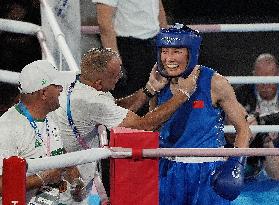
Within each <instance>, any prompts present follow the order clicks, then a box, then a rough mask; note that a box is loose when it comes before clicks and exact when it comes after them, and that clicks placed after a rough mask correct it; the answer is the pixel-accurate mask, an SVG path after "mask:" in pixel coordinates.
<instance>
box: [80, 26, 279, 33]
mask: <svg viewBox="0 0 279 205" xmlns="http://www.w3.org/2000/svg"><path fill="white" fill-rule="evenodd" d="M188 26H189V27H190V28H192V29H195V30H198V31H200V32H201V33H217V32H268V31H279V23H255V24H197V25H188ZM81 32H82V33H83V34H99V33H100V29H99V27H98V26H82V27H81Z"/></svg>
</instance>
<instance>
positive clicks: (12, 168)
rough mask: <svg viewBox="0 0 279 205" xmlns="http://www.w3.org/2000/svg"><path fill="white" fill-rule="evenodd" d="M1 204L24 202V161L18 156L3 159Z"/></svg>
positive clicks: (13, 204)
mask: <svg viewBox="0 0 279 205" xmlns="http://www.w3.org/2000/svg"><path fill="white" fill-rule="evenodd" d="M2 175H3V179H2V183H3V185H2V189H3V190H2V196H3V205H25V204H26V161H25V159H23V158H21V157H18V156H11V157H9V158H4V160H3V174H2Z"/></svg>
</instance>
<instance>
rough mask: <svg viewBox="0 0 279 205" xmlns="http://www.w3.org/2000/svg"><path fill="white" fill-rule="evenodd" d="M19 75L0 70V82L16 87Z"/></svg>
mask: <svg viewBox="0 0 279 205" xmlns="http://www.w3.org/2000/svg"><path fill="white" fill-rule="evenodd" d="M18 80H19V73H18V72H12V71H8V70H1V69H0V81H1V82H5V83H10V84H15V85H18Z"/></svg>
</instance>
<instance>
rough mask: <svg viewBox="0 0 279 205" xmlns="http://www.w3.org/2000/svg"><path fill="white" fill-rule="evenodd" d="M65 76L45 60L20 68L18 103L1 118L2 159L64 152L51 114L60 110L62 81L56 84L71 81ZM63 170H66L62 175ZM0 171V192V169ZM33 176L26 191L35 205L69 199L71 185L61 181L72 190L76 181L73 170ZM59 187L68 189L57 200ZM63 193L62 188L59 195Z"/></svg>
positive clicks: (59, 170) (27, 181)
mask: <svg viewBox="0 0 279 205" xmlns="http://www.w3.org/2000/svg"><path fill="white" fill-rule="evenodd" d="M65 75H66V73H59V72H58V71H57V70H55V69H54V67H53V66H52V65H51V64H50V63H49V62H48V61H46V60H39V61H34V62H32V63H30V64H28V65H26V66H25V67H24V68H23V69H22V71H21V73H20V77H19V83H20V91H21V95H20V102H19V103H18V104H16V105H15V106H13V107H11V108H10V109H9V110H8V111H7V112H5V113H4V114H3V115H2V116H1V117H0V130H1V132H0V154H1V156H2V157H5V156H6V157H7V156H20V157H23V158H28V159H29V158H41V157H46V156H55V155H60V154H63V153H64V148H63V144H62V140H61V138H60V133H59V130H58V126H57V125H56V124H55V120H56V117H55V115H54V113H53V112H52V111H54V110H56V109H57V108H58V107H59V100H58V97H59V95H60V92H61V91H62V90H63V88H62V82H59V81H60V80H61V79H65V80H64V81H65V83H70V82H72V80H73V79H71V78H68V77H67V76H65ZM69 77H71V76H69ZM59 78H60V79H59ZM65 170H67V171H66V172H65V173H64V171H65ZM0 171H1V176H0V193H2V167H1V169H0ZM33 174H34V175H31V176H28V177H27V180H26V188H27V202H28V201H29V200H30V199H31V198H32V199H31V201H32V202H33V203H34V204H36V203H38V201H40V200H49V201H50V202H52V203H54V201H53V200H55V202H56V203H57V202H58V201H61V202H63V200H68V197H69V196H71V195H70V189H69V188H70V186H68V185H69V184H68V183H67V182H66V181H64V180H63V179H67V180H68V182H70V183H73V188H76V186H74V185H75V184H74V183H76V182H77V179H79V178H78V177H79V173H78V171H77V169H75V168H65V169H50V170H46V171H41V172H37V173H33ZM62 175H63V177H64V178H63V179H62ZM58 185H61V186H62V185H63V187H64V186H68V189H67V188H66V190H68V192H65V193H61V194H60V197H59V191H60V190H59V189H58ZM46 187H49V188H46ZM48 190H52V194H48V192H49V191H48ZM75 190H76V191H77V189H75ZM64 191H65V190H64ZM64 191H62V189H61V192H64ZM40 197H41V198H40ZM69 200H70V199H69ZM35 202H36V203H35Z"/></svg>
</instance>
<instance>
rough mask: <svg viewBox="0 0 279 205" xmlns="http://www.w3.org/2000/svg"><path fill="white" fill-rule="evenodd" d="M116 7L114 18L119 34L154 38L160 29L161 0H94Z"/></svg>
mask: <svg viewBox="0 0 279 205" xmlns="http://www.w3.org/2000/svg"><path fill="white" fill-rule="evenodd" d="M92 2H93V3H103V4H106V5H109V6H112V7H115V8H116V10H115V16H114V19H113V22H114V29H115V32H116V34H117V36H122V37H129V36H131V37H134V38H139V39H148V38H153V37H154V36H155V35H156V34H157V33H158V32H159V30H160V25H159V0H92Z"/></svg>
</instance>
